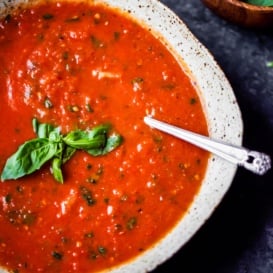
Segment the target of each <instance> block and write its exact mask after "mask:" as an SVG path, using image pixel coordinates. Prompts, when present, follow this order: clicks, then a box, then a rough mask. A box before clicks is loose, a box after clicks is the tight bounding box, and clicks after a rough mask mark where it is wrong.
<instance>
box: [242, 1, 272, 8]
mask: <svg viewBox="0 0 273 273" xmlns="http://www.w3.org/2000/svg"><path fill="white" fill-rule="evenodd" d="M245 2H247V3H248V4H251V5H255V6H264V7H271V6H273V0H246V1H245Z"/></svg>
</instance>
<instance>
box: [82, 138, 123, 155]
mask: <svg viewBox="0 0 273 273" xmlns="http://www.w3.org/2000/svg"><path fill="white" fill-rule="evenodd" d="M122 141H123V138H122V137H121V136H120V135H112V136H109V137H108V138H107V141H106V145H105V146H104V147H102V148H97V149H88V150H86V151H87V152H88V153H89V154H90V155H92V156H100V155H106V154H108V153H110V152H111V151H113V150H114V149H116V148H117V147H118V146H120V145H121V143H122Z"/></svg>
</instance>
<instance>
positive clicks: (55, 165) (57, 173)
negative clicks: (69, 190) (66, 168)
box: [51, 157, 64, 184]
mask: <svg viewBox="0 0 273 273" xmlns="http://www.w3.org/2000/svg"><path fill="white" fill-rule="evenodd" d="M61 166H62V159H61V158H59V157H54V158H53V160H52V162H51V168H52V174H53V177H54V178H55V180H57V181H58V182H59V183H61V184H63V182H64V179H63V173H62V169H61Z"/></svg>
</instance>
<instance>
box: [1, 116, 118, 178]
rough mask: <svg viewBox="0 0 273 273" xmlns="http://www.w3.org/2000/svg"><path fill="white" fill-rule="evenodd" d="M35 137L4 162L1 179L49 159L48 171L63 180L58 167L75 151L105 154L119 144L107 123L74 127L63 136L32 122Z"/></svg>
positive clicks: (28, 170) (32, 169) (33, 168)
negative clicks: (79, 128)
mask: <svg viewBox="0 0 273 273" xmlns="http://www.w3.org/2000/svg"><path fill="white" fill-rule="evenodd" d="M32 125H33V129H34V132H35V133H36V135H37V138H34V139H31V140H29V141H26V142H25V143H24V144H22V145H21V146H19V148H18V150H17V151H16V152H15V153H14V154H13V155H12V156H11V157H10V158H8V160H7V161H6V165H5V167H4V169H3V171H2V174H1V180H2V181H5V180H9V179H17V178H20V177H23V176H25V175H28V174H31V173H33V172H35V171H37V170H39V169H40V168H41V167H42V166H43V165H44V164H45V163H46V162H48V161H51V171H52V174H53V177H54V178H55V180H57V181H58V182H60V183H63V181H64V180H63V174H62V170H61V166H62V165H63V164H64V163H65V162H67V161H68V160H69V159H70V158H71V157H72V156H73V154H74V153H75V152H76V150H84V151H86V152H87V153H89V154H90V155H92V156H100V155H105V154H108V153H109V152H111V151H112V150H114V149H115V148H117V147H118V146H119V145H120V144H121V143H122V137H121V136H120V135H116V134H112V135H110V136H109V135H108V132H109V130H110V127H111V126H110V125H109V124H103V125H99V126H96V127H94V128H93V129H92V130H86V131H83V130H75V131H71V132H69V133H68V134H67V135H62V134H61V132H60V129H59V128H58V127H54V126H52V125H51V124H47V123H39V122H38V120H37V119H36V118H34V119H33V122H32Z"/></svg>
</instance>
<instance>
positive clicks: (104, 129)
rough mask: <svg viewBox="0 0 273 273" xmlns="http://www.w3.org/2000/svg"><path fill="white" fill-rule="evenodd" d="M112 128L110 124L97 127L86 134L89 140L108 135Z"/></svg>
mask: <svg viewBox="0 0 273 273" xmlns="http://www.w3.org/2000/svg"><path fill="white" fill-rule="evenodd" d="M110 128H111V125H110V124H101V125H98V126H95V127H94V128H92V130H90V131H86V132H87V133H88V137H89V138H93V137H95V136H98V135H106V134H107V133H108V132H109V130H110Z"/></svg>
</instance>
